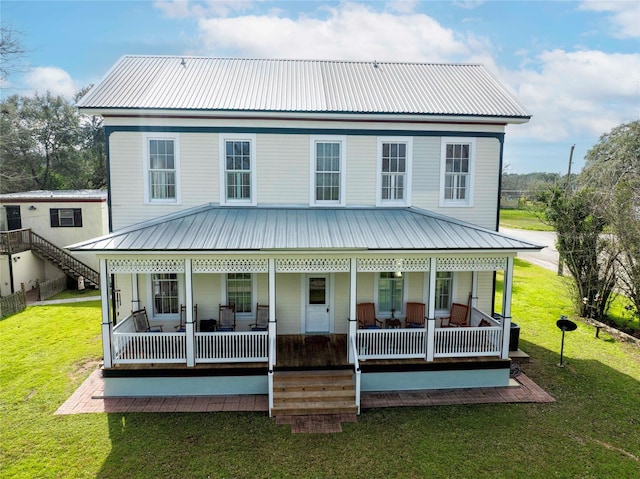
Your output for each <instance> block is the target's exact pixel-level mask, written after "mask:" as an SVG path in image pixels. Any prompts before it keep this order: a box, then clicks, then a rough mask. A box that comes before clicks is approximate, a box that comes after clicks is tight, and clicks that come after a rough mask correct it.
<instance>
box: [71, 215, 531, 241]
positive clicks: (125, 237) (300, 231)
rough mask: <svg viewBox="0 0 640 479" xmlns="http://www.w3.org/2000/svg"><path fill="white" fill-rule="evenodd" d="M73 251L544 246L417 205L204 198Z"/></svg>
mask: <svg viewBox="0 0 640 479" xmlns="http://www.w3.org/2000/svg"><path fill="white" fill-rule="evenodd" d="M68 248H69V249H70V250H72V251H93V252H127V251H148V252H169V251H175V252H180V251H207V252H216V253H219V252H226V251H242V250H245V251H261V250H301V249H302V250H325V251H326V250H332V251H338V250H351V249H362V250H430V251H438V250H466V251H470V250H494V251H495V250H531V249H542V246H538V245H535V244H532V243H529V242H526V241H522V240H518V239H515V238H510V237H508V236H505V235H504V234H501V233H497V232H495V231H491V230H487V229H484V228H480V227H478V226H475V225H472V224H470V223H465V222H461V221H458V220H455V219H452V218H449V217H446V216H442V215H436V214H434V213H431V212H427V211H424V210H418V209H415V208H388V209H386V208H344V209H337V208H336V209H312V208H228V207H220V206H217V205H205V206H201V207H197V208H191V209H189V210H185V211H183V212H180V213H176V214H173V215H169V216H166V217H163V218H158V219H154V220H151V221H146V222H143V223H139V224H137V225H133V226H130V227H128V228H124V229H122V230H120V231H116V232H114V233H111V234H109V235H107V236H104V237H102V238H96V239H93V240H89V241H85V242H82V243H78V244H75V245H72V246H69V247H68Z"/></svg>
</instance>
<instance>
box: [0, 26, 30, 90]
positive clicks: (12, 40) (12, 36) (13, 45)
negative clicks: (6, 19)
mask: <svg viewBox="0 0 640 479" xmlns="http://www.w3.org/2000/svg"><path fill="white" fill-rule="evenodd" d="M25 53H26V50H25V49H24V48H23V46H22V42H21V41H20V33H19V32H16V31H15V30H13V29H11V28H10V27H5V26H0V83H3V82H4V81H5V80H6V79H7V77H9V75H10V74H11V73H13V72H14V71H15V70H17V69H18V67H17V62H18V60H19V59H20V58H21V57H22V56H24V54H25Z"/></svg>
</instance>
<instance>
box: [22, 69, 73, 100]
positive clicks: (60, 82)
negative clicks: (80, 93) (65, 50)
mask: <svg viewBox="0 0 640 479" xmlns="http://www.w3.org/2000/svg"><path fill="white" fill-rule="evenodd" d="M25 83H26V85H27V87H29V88H30V89H31V90H33V91H34V92H36V93H45V92H47V91H49V92H51V93H52V94H54V95H60V96H63V97H65V98H67V99H72V98H73V96H74V95H75V94H76V92H77V90H78V87H77V85H76V84H75V82H74V81H73V79H72V78H71V75H69V74H68V73H67V72H66V71H64V70H63V69H61V68H58V67H36V68H33V69H32V70H30V71H29V72H28V73H27V74H26V75H25Z"/></svg>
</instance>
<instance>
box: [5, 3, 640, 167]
mask: <svg viewBox="0 0 640 479" xmlns="http://www.w3.org/2000/svg"><path fill="white" fill-rule="evenodd" d="M0 22H1V24H2V27H3V29H10V30H11V31H13V32H15V34H16V35H17V38H19V40H20V41H21V43H22V46H23V47H24V49H25V50H26V52H25V55H24V56H23V57H21V58H20V59H19V61H18V62H17V63H16V64H14V65H13V67H14V68H13V69H12V73H11V74H10V75H9V76H8V77H7V78H4V79H2V80H1V83H0V87H1V92H0V95H1V96H2V98H6V97H7V96H9V95H12V94H19V95H33V94H35V93H36V92H37V93H40V94H42V93H45V92H46V91H50V92H52V93H54V94H60V95H63V96H65V97H67V98H68V99H72V98H73V95H74V93H75V92H76V91H78V90H80V89H81V88H83V87H86V86H88V85H90V84H95V83H97V82H98V81H100V79H101V78H102V77H103V76H104V75H105V74H106V73H107V71H108V70H109V68H110V67H111V66H112V65H113V64H114V63H115V62H116V61H117V60H118V59H119V58H120V57H121V56H123V55H126V54H139V55H141V54H145V55H148V54H153V55H202V56H217V57H240V58H295V59H324V60H367V61H373V60H377V61H407V62H456V63H482V64H484V65H485V66H486V67H487V68H488V69H489V70H490V71H491V72H492V73H493V74H494V75H495V76H496V77H497V78H498V79H499V80H500V81H501V82H502V83H504V84H505V85H506V87H507V88H508V89H509V90H510V91H511V92H512V93H513V94H514V95H515V96H516V97H517V98H518V100H519V101H520V102H521V103H522V104H523V105H524V106H525V108H526V109H527V110H528V111H529V112H530V113H531V115H532V119H531V121H530V122H529V123H527V124H525V125H510V126H508V127H507V135H506V142H505V150H504V161H505V164H506V165H508V167H507V171H508V172H510V173H530V172H552V173H561V174H566V172H567V169H568V166H569V154H570V151H571V145H575V152H574V155H573V163H572V172H577V171H579V170H580V169H581V168H582V166H583V165H584V156H585V154H586V153H587V151H588V150H589V149H590V148H591V147H593V146H594V145H595V144H596V143H597V142H598V140H599V138H600V136H601V135H602V134H604V133H607V132H609V131H610V130H611V129H612V128H614V127H615V126H617V125H619V124H622V123H627V122H629V121H634V120H638V119H640V0H617V1H608V2H601V1H517V0H511V1H506V0H504V1H497V0H487V1H482V0H465V1H448V2H443V1H414V0H397V1H368V2H365V1H348V2H335V1H334V2H331V1H285V2H282V1H280V2H272V1H266V0H257V1H196V0H190V1H187V0H178V1H173V0H172V1H153V0H137V1H127V0H122V1H119V0H108V1H101V0H96V1H89V0H83V1H80V0H76V1H54V0H51V1H32V0H20V1H12V0H2V1H1V2H0Z"/></svg>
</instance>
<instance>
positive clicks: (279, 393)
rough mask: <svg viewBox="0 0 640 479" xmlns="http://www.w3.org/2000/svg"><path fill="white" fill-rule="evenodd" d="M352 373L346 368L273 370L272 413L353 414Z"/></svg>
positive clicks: (284, 414)
mask: <svg viewBox="0 0 640 479" xmlns="http://www.w3.org/2000/svg"><path fill="white" fill-rule="evenodd" d="M357 412H358V408H357V406H356V392H355V384H354V379H353V372H352V371H351V370H348V369H336V370H303V371H276V372H275V373H274V376H273V408H272V410H271V414H272V415H273V416H311V415H320V414H357Z"/></svg>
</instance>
